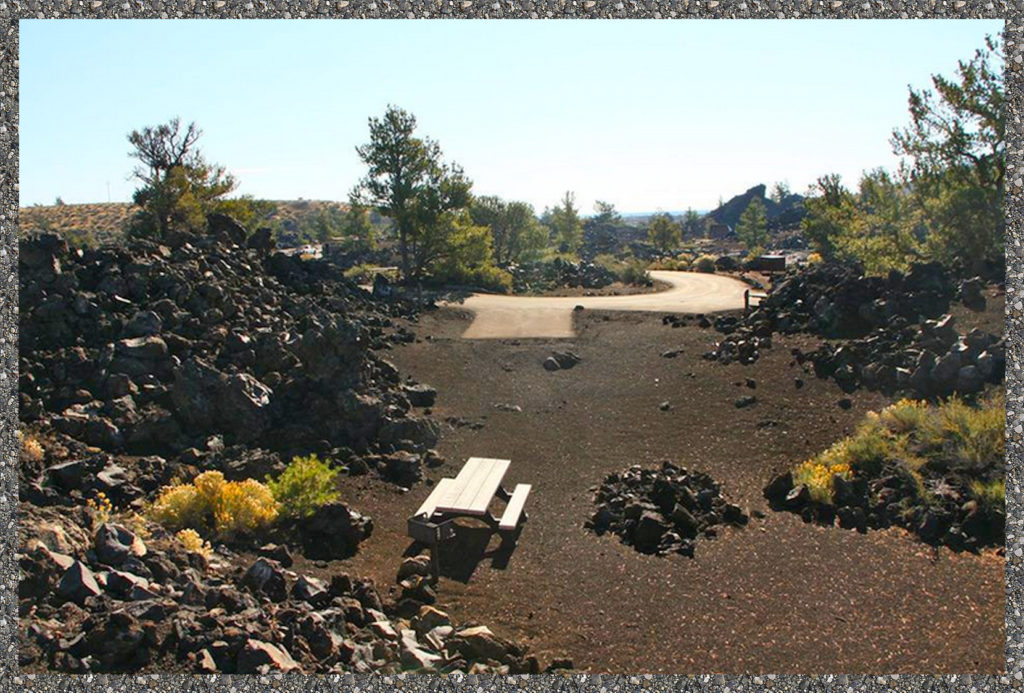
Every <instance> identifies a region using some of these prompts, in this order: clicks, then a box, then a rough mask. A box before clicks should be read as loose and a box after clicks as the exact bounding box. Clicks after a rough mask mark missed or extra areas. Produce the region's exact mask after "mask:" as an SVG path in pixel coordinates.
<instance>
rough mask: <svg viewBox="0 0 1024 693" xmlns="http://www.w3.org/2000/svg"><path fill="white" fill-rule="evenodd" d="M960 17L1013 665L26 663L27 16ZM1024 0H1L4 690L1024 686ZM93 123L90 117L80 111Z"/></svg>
mask: <svg viewBox="0 0 1024 693" xmlns="http://www.w3.org/2000/svg"><path fill="white" fill-rule="evenodd" d="M328 17H333V18H352V19H354V18H395V19H398V18H406V19H416V18H481V19H482V18H492V19H494V18H531V19H545V18H552V19H558V18H590V19H602V18H604V19H607V18H621V19H626V18H633V19H643V18H648V19H649V18H654V19H673V18H680V19H681V18H694V19H696V18H705V19H710V18H761V19H771V18H778V19H785V18H831V19H850V20H853V19H866V18H874V19H881V18H889V19H898V18H903V19H908V18H932V19H940V18H946V19H951V18H958V19H1003V20H1005V22H1006V24H1005V39H1006V42H1005V53H1006V90H1007V95H1008V97H1009V98H1008V111H1007V118H1006V121H1007V181H1008V185H1007V198H1006V215H1007V222H1008V223H1007V239H1006V254H1007V277H1006V291H1007V301H1006V332H1007V335H1008V337H1009V340H1008V341H1009V345H1008V346H1009V348H1008V350H1007V354H1008V364H1007V366H1008V367H1007V373H1006V376H1007V381H1006V386H1007V412H1006V415H1007V447H1008V453H1007V454H1008V460H1009V464H1008V470H1007V490H1008V491H1009V493H1008V494H1007V515H1008V517H1007V528H1006V541H1007V547H1006V548H1007V555H1006V559H1007V560H1006V581H1007V590H1006V636H1007V641H1006V666H1005V672H1003V673H996V674H993V675H986V676H981V675H944V676H911V675H905V674H904V675H898V676H897V675H887V674H886V672H874V673H873V674H872V675H870V676H865V675H858V676H853V675H842V674H834V675H821V676H795V675H774V674H764V675H760V676H753V675H751V676H726V675H721V674H714V673H711V672H709V673H708V674H705V675H697V676H651V675H643V674H633V675H586V674H565V675H555V674H551V675H541V676H508V677H493V676H488V677H485V676H458V675H455V676H449V677H441V676H425V675H408V676H390V677H384V676H379V675H365V676H353V675H343V676H291V675H272V676H265V677H250V676H228V675H211V676H198V675H197V676H182V675H167V676H158V675H144V676H142V675H134V676H108V675H86V676H70V675H59V674H53V675H37V676H32V675H19V673H18V669H17V642H16V631H17V618H18V613H17V590H18V571H17V566H16V565H15V562H14V549H15V546H16V542H17V527H16V522H17V518H16V509H17V499H18V486H17V484H18V479H17V473H16V465H17V460H18V453H17V441H16V437H15V432H16V431H17V425H18V403H17V397H16V394H17V393H16V383H17V367H18V366H17V343H18V342H17V334H18V332H17V330H18V297H17V276H16V272H17V263H16V258H17V252H18V250H17V218H18V22H19V21H20V20H22V19H25V20H30V19H43V18H65V19H79V18H80V19H89V18H150V19H156V18H159V19H173V18H195V19H199V18H210V19H212V18H222V19H229V18H286V19H290V18H328ZM1022 32H1024V0H1016V1H1015V2H1006V1H1000V2H987V1H986V0H917V1H914V2H907V1H901V0H896V1H894V2H878V1H876V2H871V1H861V0H675V1H672V2H667V1H665V0H661V1H658V0H526V1H525V2H508V1H505V2H502V1H500V0H497V1H493V2H492V1H491V0H394V1H391V0H336V1H334V2H327V1H326V0H309V1H307V2H297V1H295V0H233V1H230V2H226V1H225V0H167V1H163V0H154V1H153V2H140V1H138V0H125V1H123V2H121V1H109V0H108V1H105V2H103V1H101V0H62V1H60V2H53V1H46V2H39V1H36V0H28V1H27V2H16V1H14V0H0V361H2V369H0V452H2V455H3V465H2V467H0V523H2V525H3V532H2V533H0V542H2V545H0V549H2V550H0V603H2V609H0V693H8V692H11V693H13V692H14V691H21V690H28V691H39V692H40V693H42V692H50V691H72V690H75V691H78V690H83V691H89V692H95V693H114V692H115V691H130V692H132V693H156V692H157V691H183V692H188V693H192V692H195V693H199V692H204V693H205V692H207V691H209V692H211V693H212V692H221V691H223V692H224V693H243V692H245V693H248V692H249V691H254V692H255V691H263V690H267V689H273V690H280V691H354V692H365V693H376V692H377V691H381V692H383V691H391V690H401V691H473V692H474V693H484V692H485V691H551V692H554V691H559V692H561V691H588V692H590V691H592V692H593V693H611V692H612V691H616V692H618V691H629V690H650V691H667V690H674V691H693V692H696V691H701V692H704V691H708V692H710V691H716V692H721V693H733V692H735V693H748V692H749V693H753V692H755V691H764V690H768V691H780V692H782V691H822V692H829V693H832V692H834V693H853V692H854V691H857V692H859V691H879V692H889V691H966V692H968V693H981V692H985V693H987V692H989V691H997V690H1004V689H1006V688H1022V687H1024V669H1022V667H1024V662H1022V657H1024V652H1022V650H1024V630H1022V627H1024V615H1022V614H1021V606H1022V596H1024V593H1022V592H1024V591H1022V585H1021V571H1022V556H1024V542H1022V538H1021V532H1022V531H1024V508H1022V507H1021V501H1022V497H1021V450H1022V445H1024V435H1022V434H1024V387H1022V381H1021V333H1020V331H1021V327H1022V321H1024V293H1022V290H1024V282H1022V277H1024V260H1022V254H1024V249H1022V246H1021V243H1022V240H1024V223H1022V211H1024V207H1022V204H1021V202H1022V199H1024V170H1022V165H1024V156H1022V155H1024V151H1022V145H1024V126H1022V125H1021V122H1020V116H1021V110H1022V108H1021V107H1022V101H1024V96H1022V95H1024V91H1022V87H1024V54H1022V47H1021V43H1020V41H1021V38H1022ZM82 125H83V127H86V128H87V127H88V123H83V124H82Z"/></svg>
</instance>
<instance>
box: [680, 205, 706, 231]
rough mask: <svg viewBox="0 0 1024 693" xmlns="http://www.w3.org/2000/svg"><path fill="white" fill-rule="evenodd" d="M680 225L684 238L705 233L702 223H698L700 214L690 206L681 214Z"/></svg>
mask: <svg viewBox="0 0 1024 693" xmlns="http://www.w3.org/2000/svg"><path fill="white" fill-rule="evenodd" d="M682 227H683V237H684V238H697V237H700V236H703V235H704V233H705V228H704V225H703V224H701V223H700V215H699V214H697V212H696V211H694V210H693V209H692V208H690V209H687V210H686V212H685V213H684V214H683V221H682Z"/></svg>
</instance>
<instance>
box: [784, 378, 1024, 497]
mask: <svg viewBox="0 0 1024 693" xmlns="http://www.w3.org/2000/svg"><path fill="white" fill-rule="evenodd" d="M1004 397H1005V396H1004V395H1003V394H1002V393H1001V392H1000V393H997V394H995V395H993V396H992V397H990V398H989V399H988V400H986V401H984V402H981V403H980V404H978V405H977V406H972V405H969V404H967V403H965V402H964V401H963V400H961V399H959V398H957V397H953V398H951V399H949V400H947V401H946V402H942V403H941V404H938V405H930V404H927V403H926V402H919V401H915V400H908V399H904V400H900V401H899V402H896V403H895V404H892V405H890V406H888V407H886V408H885V409H883V410H882V411H880V412H871V413H869V414H868V415H867V417H866V418H865V419H864V421H863V422H861V424H860V426H858V428H857V431H856V432H855V433H854V434H853V435H852V436H849V437H847V438H844V439H843V440H840V441H839V442H838V443H836V444H835V445H833V446H832V447H830V448H828V449H827V450H825V451H824V452H822V453H820V454H818V455H816V456H815V457H812V458H811V459H809V460H807V461H805V462H803V463H801V464H799V465H797V466H796V467H795V468H794V470H793V480H794V482H795V483H797V484H806V485H807V489H808V491H809V492H810V495H811V498H812V499H814V500H815V501H817V502H819V503H828V502H831V499H832V493H833V484H832V477H833V476H834V475H837V476H840V477H843V478H846V479H849V478H851V477H852V476H866V477H875V476H878V475H879V474H880V473H881V472H882V469H883V466H884V465H885V464H886V463H887V462H897V461H898V462H899V463H900V467H901V469H902V470H903V471H904V472H905V473H907V474H909V475H910V477H911V480H912V481H913V482H914V484H915V486H916V487H917V489H918V491H919V494H920V495H921V496H922V497H924V498H926V497H927V493H928V492H927V490H926V484H925V483H924V479H925V477H926V476H934V475H936V474H938V475H942V474H945V473H948V472H950V471H954V470H955V471H957V472H959V473H962V474H966V475H969V476H973V477H977V478H976V479H974V480H973V481H972V483H971V489H972V492H973V494H974V496H975V497H976V498H977V499H978V502H979V503H988V504H994V503H1002V502H1003V501H1002V498H1003V494H1004V493H1005V486H1004V482H1003V481H1002V478H1001V474H1002V466H1003V464H1004V460H1005V455H1006V449H1005V424H1006V418H1005V409H1006V407H1005V400H1004Z"/></svg>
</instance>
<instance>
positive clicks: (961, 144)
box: [892, 37, 1006, 262]
mask: <svg viewBox="0 0 1024 693" xmlns="http://www.w3.org/2000/svg"><path fill="white" fill-rule="evenodd" d="M932 85H933V87H934V89H935V91H934V92H932V91H929V90H923V91H915V90H913V89H910V96H909V110H910V119H911V122H910V125H909V126H907V127H906V128H904V129H902V130H897V131H895V132H893V138H892V144H893V150H894V152H895V153H896V154H898V155H901V156H903V157H905V159H904V172H905V175H904V178H905V179H907V180H910V181H913V183H914V188H913V190H914V194H915V199H916V201H917V203H918V206H919V208H920V210H921V213H922V215H923V217H924V221H925V223H926V224H927V226H928V228H929V231H930V233H929V238H928V243H927V245H928V250H929V252H930V254H931V255H932V256H933V257H935V258H937V259H940V260H944V261H947V262H948V261H951V260H952V259H954V258H956V257H967V258H984V259H988V260H993V261H997V262H999V261H1001V260H1002V258H1003V244H1004V237H1005V221H1004V216H1003V208H1002V205H1003V194H1004V183H1003V181H1004V178H1005V173H1006V152H1005V150H1006V141H1005V129H1006V114H1005V111H1006V109H1005V105H1006V104H1005V102H1006V97H1005V93H1004V87H1003V47H1002V44H1001V43H1000V42H999V41H998V40H994V39H992V38H991V37H989V38H986V41H985V48H984V49H981V50H978V51H976V52H975V55H974V57H973V58H972V59H971V60H969V61H960V62H959V64H958V66H957V72H956V77H955V78H954V79H949V78H946V77H943V76H941V75H934V76H933V77H932Z"/></svg>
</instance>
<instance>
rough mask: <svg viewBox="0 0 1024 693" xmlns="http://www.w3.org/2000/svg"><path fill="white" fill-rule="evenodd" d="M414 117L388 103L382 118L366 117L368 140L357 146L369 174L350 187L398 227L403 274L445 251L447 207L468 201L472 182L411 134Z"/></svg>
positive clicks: (418, 272) (423, 267) (415, 272)
mask: <svg viewBox="0 0 1024 693" xmlns="http://www.w3.org/2000/svg"><path fill="white" fill-rule="evenodd" d="M415 129H416V118H415V117H414V116H413V115H412V114H411V113H408V112H406V111H404V110H402V109H400V108H397V107H395V106H388V108H387V111H386V112H385V114H384V117H383V118H370V142H369V143H367V144H365V145H363V146H360V147H356V152H357V153H358V154H359V158H360V159H362V161H363V163H364V164H366V165H367V167H368V169H369V170H368V172H367V175H366V176H365V177H364V178H363V179H362V180H360V181H359V183H358V184H357V185H356V187H355V188H354V189H353V191H352V194H351V198H352V200H353V202H355V203H358V204H364V205H367V206H370V207H373V208H374V209H376V211H377V212H378V213H379V214H381V215H384V216H387V217H389V218H391V219H392V220H393V221H394V223H395V226H396V230H397V233H398V241H399V248H400V251H401V256H402V276H403V277H404V278H406V279H418V278H419V277H421V276H422V274H423V273H424V272H425V271H427V269H428V268H429V267H430V265H431V263H432V262H434V261H436V260H437V259H438V258H439V257H445V256H446V255H448V254H449V249H448V248H445V247H444V245H443V243H438V240H439V239H444V238H448V237H449V234H448V233H447V231H446V230H445V229H443V228H440V227H443V226H445V225H446V224H449V221H448V220H447V219H446V217H448V216H450V213H452V212H457V211H459V210H462V209H464V208H465V207H467V206H468V205H469V202H470V193H469V190H470V187H471V186H472V183H471V182H470V181H469V179H467V178H466V177H465V175H464V174H463V172H462V169H461V168H460V167H459V166H458V165H455V164H445V163H444V162H443V161H442V159H441V148H440V147H439V146H438V144H437V143H436V142H434V141H433V140H431V139H428V138H419V137H415V136H414V134H413V133H414V131H415Z"/></svg>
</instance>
